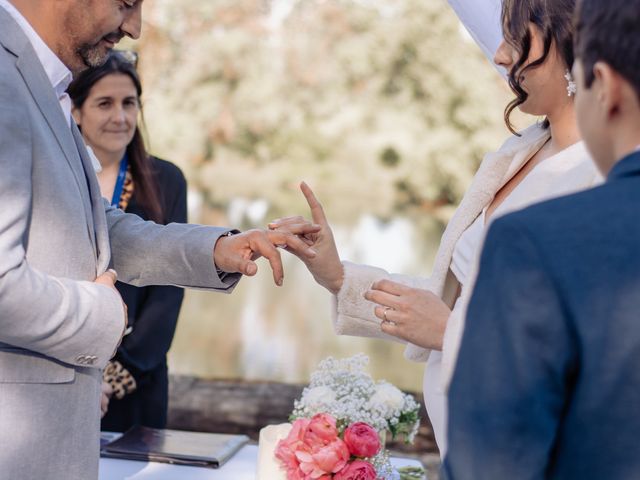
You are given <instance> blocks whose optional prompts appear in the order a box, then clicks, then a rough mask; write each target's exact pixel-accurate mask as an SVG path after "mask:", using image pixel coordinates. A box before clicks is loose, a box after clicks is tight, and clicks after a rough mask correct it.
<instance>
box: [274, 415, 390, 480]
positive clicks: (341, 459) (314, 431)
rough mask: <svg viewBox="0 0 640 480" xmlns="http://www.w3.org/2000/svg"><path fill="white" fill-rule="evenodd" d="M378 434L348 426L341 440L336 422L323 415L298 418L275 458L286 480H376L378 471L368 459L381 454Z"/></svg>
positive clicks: (358, 425)
mask: <svg viewBox="0 0 640 480" xmlns="http://www.w3.org/2000/svg"><path fill="white" fill-rule="evenodd" d="M380 448H381V444H380V439H379V438H378V434H377V432H376V431H375V430H374V429H373V428H372V427H371V426H370V425H368V424H366V423H363V422H357V423H354V424H352V425H350V426H348V427H347V428H346V429H345V430H344V432H343V433H342V436H341V435H340V432H339V429H338V427H337V426H336V419H335V418H334V417H332V416H331V415H327V414H325V413H320V414H317V415H315V416H314V417H313V418H311V419H308V418H299V419H298V420H296V421H295V422H294V423H293V428H292V429H291V431H290V432H289V435H288V436H287V438H285V439H284V440H281V441H280V442H278V445H277V447H276V451H275V455H276V458H277V459H278V460H279V461H280V465H281V466H282V468H283V469H284V470H286V471H287V480H316V479H321V480H329V479H334V480H375V479H376V478H377V474H376V470H375V469H374V468H373V466H372V465H371V463H369V462H367V461H366V460H365V459H366V458H371V457H374V456H375V455H377V454H378V452H380Z"/></svg>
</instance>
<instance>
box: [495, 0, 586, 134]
mask: <svg viewBox="0 0 640 480" xmlns="http://www.w3.org/2000/svg"><path fill="white" fill-rule="evenodd" d="M575 6H576V1H575V0H503V2H502V28H503V31H504V39H505V41H506V42H507V43H508V44H510V45H511V46H512V47H514V48H515V49H516V50H517V51H518V53H519V54H520V58H518V61H517V62H516V63H515V65H513V67H512V68H511V71H510V72H509V86H510V87H511V90H512V91H513V93H515V95H516V98H515V99H514V100H513V101H512V102H511V103H509V105H507V107H506V108H505V111H504V121H505V123H506V124H507V127H508V128H509V130H510V131H511V132H512V133H514V134H516V135H517V134H518V133H517V132H516V131H515V129H514V128H513V125H512V124H511V113H513V111H514V110H515V109H516V108H518V107H519V106H520V105H522V104H523V103H524V102H526V101H527V98H528V97H529V95H528V94H527V92H525V90H524V89H523V88H522V84H521V82H520V77H521V75H522V74H523V73H525V72H527V71H529V70H533V69H535V68H537V67H539V66H540V65H542V64H543V63H544V62H545V61H546V60H547V57H548V56H549V52H550V51H551V46H552V45H554V44H555V46H556V48H557V50H558V53H559V54H560V56H561V57H562V59H563V60H564V62H565V64H566V66H567V68H568V69H571V67H572V66H573V61H574V53H573V37H574V25H573V12H574V9H575ZM530 23H533V24H534V25H536V27H538V29H540V32H541V33H542V38H543V42H544V51H543V54H542V56H541V57H540V58H538V59H536V60H534V61H532V62H531V63H529V64H528V65H527V60H528V58H529V54H530V53H531V40H532V39H531V32H530V30H529V24H530ZM543 126H544V128H549V120H548V119H546V120H545V121H544V123H543Z"/></svg>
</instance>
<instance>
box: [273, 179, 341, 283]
mask: <svg viewBox="0 0 640 480" xmlns="http://www.w3.org/2000/svg"><path fill="white" fill-rule="evenodd" d="M300 190H302V193H303V195H304V197H305V199H306V200H307V203H308V204H309V208H310V210H311V217H312V221H311V222H310V221H309V220H306V219H305V218H304V217H300V216H291V217H285V218H281V219H278V220H275V221H273V222H271V223H270V224H269V228H270V229H272V230H275V231H281V230H282V231H286V232H289V233H295V234H296V235H298V236H299V237H300V238H301V239H302V240H303V241H304V242H305V244H307V245H308V246H311V247H313V249H314V250H315V251H316V252H317V255H316V256H315V257H314V258H306V257H304V256H301V255H299V254H298V252H296V251H293V250H292V249H288V250H290V251H291V253H293V254H295V255H296V256H298V257H300V259H301V260H302V261H303V262H304V263H305V265H306V266H307V268H308V269H309V271H310V272H311V274H312V275H313V278H314V279H315V280H316V282H318V283H319V284H320V285H322V286H323V287H325V288H326V289H327V290H329V291H330V292H331V293H333V294H337V293H338V292H339V291H340V289H341V288H342V281H343V277H344V269H343V267H342V262H340V256H339V255H338V249H337V248H336V243H335V240H334V239H333V232H332V231H331V227H330V226H329V222H328V221H327V217H326V216H325V214H324V210H323V208H322V205H321V204H320V202H319V201H318V199H317V198H316V196H315V194H314V193H313V191H312V190H311V188H310V187H309V186H308V185H307V184H306V183H304V182H302V183H301V184H300ZM314 227H320V228H319V229H318V230H317V231H313V228H314ZM305 229H306V230H308V232H309V233H304V234H302V233H301V232H302V231H303V230H305Z"/></svg>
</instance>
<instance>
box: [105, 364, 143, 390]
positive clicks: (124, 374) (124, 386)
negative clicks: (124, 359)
mask: <svg viewBox="0 0 640 480" xmlns="http://www.w3.org/2000/svg"><path fill="white" fill-rule="evenodd" d="M102 379H103V380H104V381H105V382H106V383H108V384H109V385H111V388H113V396H114V397H115V398H117V399H118V400H122V399H123V398H124V396H125V395H129V394H130V393H133V392H135V390H136V388H138V385H137V384H136V379H135V378H133V375H131V373H130V372H129V371H128V370H127V369H126V368H124V366H123V365H122V364H121V363H120V362H119V361H117V360H112V361H110V362H109V363H108V364H107V367H106V368H105V369H104V372H102Z"/></svg>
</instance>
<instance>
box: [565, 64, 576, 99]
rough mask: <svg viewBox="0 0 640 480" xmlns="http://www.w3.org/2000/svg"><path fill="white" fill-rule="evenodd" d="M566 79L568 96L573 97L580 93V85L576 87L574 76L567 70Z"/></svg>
mask: <svg viewBox="0 0 640 480" xmlns="http://www.w3.org/2000/svg"><path fill="white" fill-rule="evenodd" d="M564 78H565V79H566V80H567V96H568V97H573V96H574V95H575V94H576V92H577V91H578V85H576V82H575V81H574V80H573V75H571V72H570V71H569V70H567V73H566V74H565V75H564Z"/></svg>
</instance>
